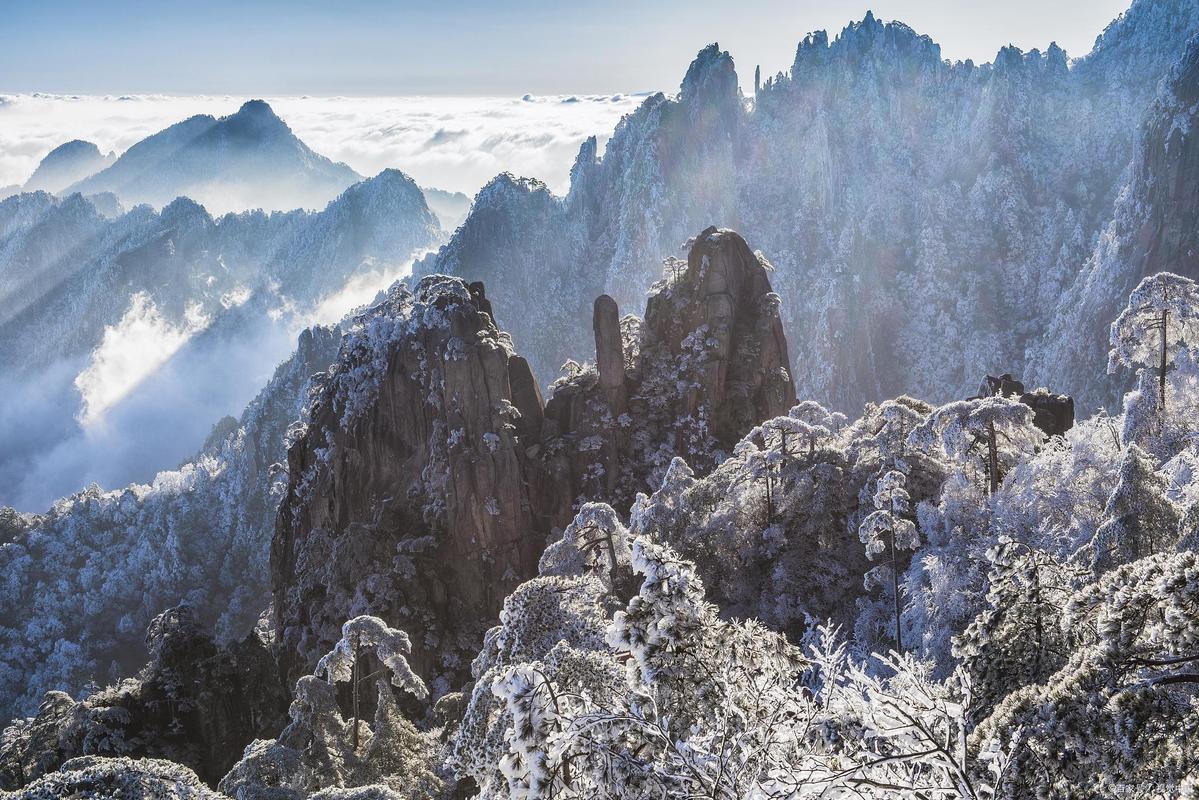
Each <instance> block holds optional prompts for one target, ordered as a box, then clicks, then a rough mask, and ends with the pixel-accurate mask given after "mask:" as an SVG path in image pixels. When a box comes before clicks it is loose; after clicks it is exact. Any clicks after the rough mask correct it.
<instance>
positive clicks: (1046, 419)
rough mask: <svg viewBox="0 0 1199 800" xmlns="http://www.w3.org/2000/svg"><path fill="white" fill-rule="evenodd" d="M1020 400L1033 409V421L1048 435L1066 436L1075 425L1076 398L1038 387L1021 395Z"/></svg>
mask: <svg viewBox="0 0 1199 800" xmlns="http://www.w3.org/2000/svg"><path fill="white" fill-rule="evenodd" d="M1020 402H1021V403H1023V404H1024V405H1026V406H1028V407H1029V408H1031V409H1032V410H1033V418H1032V422H1033V424H1034V425H1036V426H1037V427H1038V428H1040V429H1041V430H1042V431H1044V432H1045V435H1046V436H1065V435H1066V431H1068V430H1070V429H1071V428H1073V427H1074V398H1073V397H1069V396H1067V395H1064V394H1053V393H1052V392H1050V391H1049V390H1048V389H1037V390H1036V391H1035V392H1026V393H1024V394H1022V395H1020Z"/></svg>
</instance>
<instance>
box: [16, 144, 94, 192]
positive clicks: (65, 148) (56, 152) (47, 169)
mask: <svg viewBox="0 0 1199 800" xmlns="http://www.w3.org/2000/svg"><path fill="white" fill-rule="evenodd" d="M115 158H116V156H115V155H114V154H113V153H108V154H107V155H105V154H103V153H101V152H100V148H99V147H97V146H96V145H95V144H93V143H92V142H85V141H83V140H81V139H73V140H71V141H69V142H66V143H64V144H60V145H59V146H58V147H56V148H54V149H53V150H51V151H50V152H49V153H47V154H46V157H45V158H43V159H42V160H41V163H39V164H38V165H37V169H35V170H34V171H33V174H32V175H31V176H29V180H28V181H26V182H25V185H24V187H22V191H25V192H33V191H39V190H41V191H47V192H51V193H57V192H61V191H62V190H64V189H66V188H67V187H68V186H70V185H71V184H73V183H75V182H76V181H78V180H80V179H82V178H86V177H87V176H88V175H91V174H93V173H95V172H99V171H100V170H102V169H104V168H105V167H107V166H108V165H109V164H111V163H112V162H113V160H114V159H115Z"/></svg>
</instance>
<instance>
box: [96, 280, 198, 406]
mask: <svg viewBox="0 0 1199 800" xmlns="http://www.w3.org/2000/svg"><path fill="white" fill-rule="evenodd" d="M208 322H209V320H208V318H207V317H205V316H204V315H203V314H202V313H201V311H200V308H199V306H193V307H190V308H188V310H187V319H186V321H185V322H184V324H183V325H180V326H175V325H172V324H171V323H170V322H168V321H167V320H166V319H164V318H163V316H162V314H160V313H159V311H158V307H157V306H156V305H154V301H153V300H152V299H151V298H150V296H149V295H147V294H145V293H144V292H138V293H137V294H135V295H133V297H132V298H131V300H130V303H129V310H128V311H126V312H125V316H123V317H121V321H120V322H119V323H117V324H116V325H109V326H108V327H106V328H105V329H104V338H103V339H102V340H101V342H100V346H99V347H97V348H96V349H95V351H93V352H92V357H91V362H90V363H89V364H88V365H87V368H86V369H84V370H83V372H80V373H79V375H77V376H76V377H75V388H76V389H78V390H79V394H80V396H81V397H82V399H83V406H82V408H80V410H79V414H78V419H79V421H80V422H81V423H82V424H83V425H85V426H87V425H91V424H93V423H95V422H97V421H98V420H99V419H100V417H101V416H102V415H103V414H104V412H105V411H107V410H108V409H109V408H111V407H112V406H113V405H114V404H116V403H117V402H118V401H120V400H121V399H122V398H124V397H125V395H127V394H129V392H130V391H132V390H133V389H134V388H135V387H136V386H137V385H138V384H140V383H141V382H142V381H144V380H145V379H146V378H148V377H149V376H150V375H152V374H153V373H154V372H155V371H156V370H157V369H158V368H159V367H161V366H162V365H163V364H164V363H165V362H166V360H167V359H169V358H170V357H171V356H173V355H174V354H175V352H176V351H177V350H178V349H179V348H180V347H182V346H183V345H184V344H186V343H187V340H188V339H190V338H191V337H192V336H193V335H194V334H196V333H198V332H199V331H202V330H203V329H204V328H205V327H206V326H207V325H208Z"/></svg>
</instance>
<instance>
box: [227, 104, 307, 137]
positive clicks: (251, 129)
mask: <svg viewBox="0 0 1199 800" xmlns="http://www.w3.org/2000/svg"><path fill="white" fill-rule="evenodd" d="M214 130H221V131H224V132H225V133H231V134H233V135H236V136H246V137H271V136H274V137H294V134H293V133H292V132H291V128H289V127H288V126H287V123H286V122H284V121H283V120H282V118H280V117H279V115H278V114H276V113H275V111H274V109H272V108H271V107H270V105H269V104H267V102H266V101H265V100H247V101H246V102H245V103H242V106H241V108H239V109H238V110H237V113H236V114H230V115H229V116H227V117H222V118H221V119H220V120H218V121H217V124H216V126H214Z"/></svg>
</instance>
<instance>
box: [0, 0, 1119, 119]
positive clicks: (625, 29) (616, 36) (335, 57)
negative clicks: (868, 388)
mask: <svg viewBox="0 0 1199 800" xmlns="http://www.w3.org/2000/svg"><path fill="white" fill-rule="evenodd" d="M1127 6H1128V2H1127V1H1126V0H1100V1H1099V2H1089V1H1084V0H1069V2H1062V3H1053V4H1048V3H1039V2H1034V0H1018V1H1017V2H1009V3H1004V4H995V3H982V2H965V3H963V2H950V1H949V0H875V2H858V0H854V2H844V0H803V1H802V2H795V3H790V4H787V5H786V6H785V7H784V6H781V5H780V4H778V3H777V2H770V0H748V2H746V3H743V4H741V6H739V8H738V10H737V13H736V14H730V13H729V10H728V8H727V7H726V6H725V5H724V4H720V3H716V2H712V1H711V0H701V1H700V2H688V3H683V2H682V0H667V1H666V2H662V3H657V4H654V5H652V6H650V7H646V6H644V5H643V4H634V3H631V2H629V0H615V2H608V3H605V4H604V5H603V6H602V7H601V6H599V5H597V4H595V3H588V2H583V3H574V4H568V5H560V4H555V3H549V2H546V0H520V1H519V2H514V3H507V4H504V5H503V6H502V7H500V6H492V5H488V4H483V3H478V2H474V1H473V0H472V2H468V3H464V4H458V5H455V6H449V5H446V6H437V7H430V6H424V5H418V4H414V3H410V2H402V3H390V4H384V3H378V2H371V1H370V0H357V1H356V2H352V3H348V4H342V5H339V6H338V7H337V8H335V9H334V8H330V7H325V6H323V5H321V4H318V3H312V2H298V3H283V2H280V1H279V0H272V1H271V2H263V3H255V4H252V5H248V6H247V5H245V4H238V3H234V2H232V1H231V0H219V2H214V3H210V4H206V5H204V6H202V7H201V6H194V5H193V6H184V5H175V4H167V5H162V4H154V5H149V4H146V3H143V2H140V1H139V0H120V2H114V3H110V4H105V5H103V6H100V5H96V4H90V3H85V2H80V1H79V0H75V2H69V3H55V4H53V7H51V5H50V4H43V3H34V2H28V0H19V1H18V2H15V3H10V4H8V7H7V8H6V15H7V18H6V22H7V25H6V26H5V30H4V31H0V45H2V46H0V75H2V76H4V77H3V82H4V85H2V86H0V92H5V91H7V92H22V93H31V92H52V93H65V94H121V93H138V94H145V93H164V94H176V95H190V94H225V93H229V94H236V95H264V94H265V95H276V96H278V95H304V94H308V95H353V96H409V95H437V96H464V95H470V96H478V95H487V96H494V95H500V96H506V95H515V96H520V95H523V94H526V93H533V94H571V93H586V94H604V93H613V92H617V91H631V92H638V91H647V90H656V89H670V88H671V87H674V86H677V85H678V81H679V78H681V77H682V70H683V69H685V68H686V64H687V62H688V61H689V60H690V58H691V57H692V56H693V55H694V54H695V52H696V50H698V49H699V48H700V47H702V46H703V45H705V44H707V43H709V42H713V41H718V42H719V43H720V44H721V46H722V47H723V48H724V49H727V50H729V52H731V53H732V55H733V57H734V58H735V59H736V60H737V62H738V64H739V65H740V67H741V75H740V78H741V83H742V86H743V87H744V86H752V80H753V68H754V67H755V66H757V65H761V67H762V73H763V74H764V75H771V74H774V73H775V72H777V71H779V70H786V69H787V67H789V66H790V63H791V59H792V57H793V56H794V53H795V46H796V44H797V43H798V42H799V41H800V40H801V39H802V38H803V37H804V36H805V35H806V34H807V33H809V32H811V31H815V30H827V31H828V32H829V35H830V37H831V36H835V35H836V34H837V33H838V32H839V31H840V30H842V28H844V27H845V26H846V25H847V24H849V23H850V22H854V21H857V20H861V19H862V18H863V17H864V16H865V14H866V12H867V10H872V11H873V13H874V14H875V16H877V17H879V18H880V19H884V20H898V21H901V22H903V23H905V24H907V25H909V26H911V27H912V28H913V29H915V30H916V31H917V32H919V33H922V34H926V35H928V36H930V37H931V38H932V39H933V40H934V41H936V42H937V43H938V44H939V45H940V46H941V48H942V55H943V56H944V57H945V58H947V59H950V60H955V61H956V60H966V59H973V60H974V61H976V62H987V61H991V60H992V59H993V58H994V56H995V54H996V53H997V52H998V51H999V49H1000V48H1001V47H1003V46H1005V45H1008V44H1014V45H1016V46H1017V47H1020V48H1021V49H1024V50H1028V49H1032V48H1040V49H1044V48H1045V47H1047V46H1048V45H1049V43H1050V42H1051V41H1056V42H1057V44H1058V45H1059V46H1061V47H1063V48H1064V49H1065V50H1066V51H1067V52H1068V53H1069V54H1070V55H1071V56H1082V55H1085V54H1086V53H1087V52H1088V51H1089V50H1090V49H1091V46H1092V44H1093V42H1094V40H1095V37H1096V36H1098V35H1099V34H1100V33H1101V32H1102V31H1103V29H1104V28H1105V26H1106V25H1107V24H1108V23H1109V22H1111V21H1112V20H1113V19H1114V18H1115V17H1116V16H1118V15H1119V14H1120V13H1121V12H1123V11H1124V10H1125V9H1126V8H1127ZM466 13H469V15H470V17H471V20H472V24H471V25H469V26H465V25H462V24H461V19H462V16H463V14H466ZM65 19H70V20H71V21H72V24H70V25H64V24H63V23H64V20H65ZM630 19H636V20H637V24H636V25H630V24H629V23H628V20H630ZM413 30H419V31H421V35H420V36H410V35H409V32H410V31H413ZM114 53H119V54H120V57H115V58H114V57H113V54H114Z"/></svg>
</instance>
